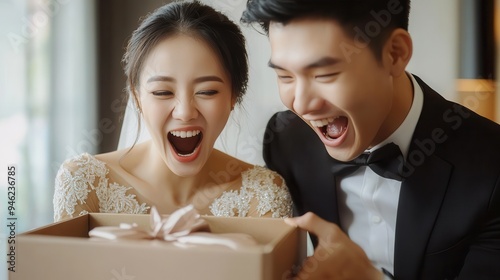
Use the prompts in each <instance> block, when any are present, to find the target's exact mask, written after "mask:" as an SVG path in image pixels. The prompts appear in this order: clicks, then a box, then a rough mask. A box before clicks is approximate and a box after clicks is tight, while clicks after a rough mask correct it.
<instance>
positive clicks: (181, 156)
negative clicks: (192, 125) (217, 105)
mask: <svg viewBox="0 0 500 280" xmlns="http://www.w3.org/2000/svg"><path fill="white" fill-rule="evenodd" d="M167 138H168V141H169V142H170V146H171V147H172V149H173V151H174V155H175V156H176V158H177V159H178V160H179V161H182V162H187V161H192V160H194V159H196V157H197V156H198V152H199V150H200V149H199V148H200V144H201V140H202V139H203V133H202V132H201V131H200V130H173V131H170V132H169V133H168V136H167Z"/></svg>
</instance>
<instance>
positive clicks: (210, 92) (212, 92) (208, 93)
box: [196, 90, 219, 96]
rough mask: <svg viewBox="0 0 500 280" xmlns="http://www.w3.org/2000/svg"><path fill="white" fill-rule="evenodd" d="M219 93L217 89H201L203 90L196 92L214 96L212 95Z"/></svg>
mask: <svg viewBox="0 0 500 280" xmlns="http://www.w3.org/2000/svg"><path fill="white" fill-rule="evenodd" d="M217 93H219V92H218V91H217V90H201V91H198V92H197V93H196V94H197V95H205V96H212V95H216V94H217Z"/></svg>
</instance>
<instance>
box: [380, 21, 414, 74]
mask: <svg viewBox="0 0 500 280" xmlns="http://www.w3.org/2000/svg"><path fill="white" fill-rule="evenodd" d="M383 52H384V54H385V55H387V57H388V61H389V64H390V65H388V66H389V67H390V72H391V74H392V75H393V76H394V77H399V76H400V75H402V74H404V73H405V71H406V66H407V65H408V63H409V62H410V59H411V56H412V54H413V43H412V40H411V36H410V34H409V33H408V31H406V30H404V29H402V28H398V29H395V30H394V31H393V32H392V33H391V35H390V37H389V39H387V42H386V43H385V45H384V50H383Z"/></svg>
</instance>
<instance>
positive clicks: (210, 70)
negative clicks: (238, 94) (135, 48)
mask: <svg viewBox="0 0 500 280" xmlns="http://www.w3.org/2000/svg"><path fill="white" fill-rule="evenodd" d="M140 85H141V87H140V105H141V108H142V112H143V118H144V121H145V124H146V127H147V129H148V131H149V133H150V134H151V137H152V141H153V145H154V147H155V149H156V150H157V152H158V155H160V156H161V157H162V159H163V161H164V162H165V163H166V164H167V166H168V168H169V169H170V170H171V171H172V172H174V173H175V174H177V175H179V176H183V177H187V176H194V175H196V174H198V172H199V171H200V170H201V169H202V167H203V166H204V165H205V163H206V162H207V160H208V158H209V156H210V154H211V152H212V150H213V146H214V143H215V140H216V139H217V137H218V136H219V134H220V133H221V131H222V129H223V128H224V126H225V125H226V122H227V120H228V118H229V114H230V113H231V108H232V106H233V105H234V98H232V92H231V81H230V77H228V75H227V74H226V71H225V70H224V68H223V66H222V64H221V62H220V61H219V58H218V56H217V55H216V54H215V53H214V51H213V50H212V49H211V48H210V47H209V45H208V44H207V43H206V42H204V41H203V40H201V39H198V38H196V37H192V36H188V35H176V36H173V37H169V38H166V39H164V40H163V41H160V43H159V44H158V45H157V46H156V47H154V48H153V50H152V52H151V53H150V54H149V56H148V57H147V59H146V62H145V64H144V69H143V70H142V73H141V77H140Z"/></svg>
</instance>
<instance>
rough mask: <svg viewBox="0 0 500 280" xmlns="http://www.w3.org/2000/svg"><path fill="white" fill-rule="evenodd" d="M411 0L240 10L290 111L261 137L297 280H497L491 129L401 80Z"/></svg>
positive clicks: (310, 1) (497, 145)
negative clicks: (299, 246)
mask: <svg viewBox="0 0 500 280" xmlns="http://www.w3.org/2000/svg"><path fill="white" fill-rule="evenodd" d="M409 6H410V5H409V0H307V1H304V0H249V1H248V3H247V9H246V11H245V12H244V13H243V17H242V21H243V22H245V23H255V22H256V23H259V24H260V25H261V26H262V27H263V28H264V30H265V31H266V33H267V34H268V36H269V41H270V44H271V50H272V52H271V58H270V60H269V66H270V67H271V68H273V69H274V70H275V71H276V74H277V79H278V86H279V93H280V96H281V100H282V101H283V103H284V104H285V105H286V106H287V107H288V108H289V109H290V111H286V112H280V113H277V114H275V115H274V116H273V117H272V118H271V119H270V121H269V123H268V126H267V130H266V134H265V138H264V159H265V161H266V164H267V165H268V167H270V168H271V169H273V170H276V171H277V172H279V173H280V174H281V175H282V176H283V177H284V178H285V180H286V183H287V185H288V187H289V188H290V192H291V194H292V198H293V199H294V204H295V209H296V212H297V214H299V215H302V216H301V217H298V218H294V219H291V220H289V222H290V223H292V224H296V225H298V226H299V227H301V228H303V229H305V230H308V231H309V232H311V233H312V234H314V235H315V236H316V237H317V238H315V239H314V243H315V245H316V249H315V253H314V255H313V256H311V257H310V258H309V259H308V260H307V261H306V262H305V263H304V265H303V266H302V270H301V271H300V273H299V275H298V278H299V279H382V278H386V279H390V278H394V279H457V278H458V279H500V160H499V158H500V126H498V125H497V124H495V123H493V122H491V121H489V120H487V119H485V118H482V117H480V116H479V115H477V114H475V113H474V112H472V111H470V110H468V109H466V108H464V107H462V106H460V105H458V104H455V103H452V102H449V101H447V100H445V99H443V98H442V97H441V96H440V95H439V94H438V93H436V92H435V91H434V90H432V89H431V88H430V87H429V86H428V85H427V84H425V83H424V82H423V81H422V80H421V79H420V78H418V77H417V76H415V75H413V74H410V73H408V72H406V70H405V68H406V66H407V65H408V63H409V61H410V58H411V56H412V40H411V37H410V35H409V33H408V31H407V30H408V15H409V8H410V7H409Z"/></svg>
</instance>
